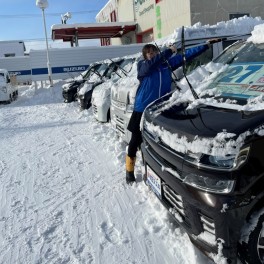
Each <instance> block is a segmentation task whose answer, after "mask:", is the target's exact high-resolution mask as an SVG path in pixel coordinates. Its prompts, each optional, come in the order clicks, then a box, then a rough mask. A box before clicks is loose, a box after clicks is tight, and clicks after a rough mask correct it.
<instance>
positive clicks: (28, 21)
mask: <svg viewBox="0 0 264 264" xmlns="http://www.w3.org/2000/svg"><path fill="white" fill-rule="evenodd" d="M107 2H108V0H48V3H49V7H48V8H47V9H45V14H46V16H45V17H46V25H47V35H48V38H50V37H51V26H52V25H53V24H61V17H60V14H65V13H66V12H70V13H71V14H72V18H71V19H70V20H68V22H67V23H69V24H72V23H94V22H95V16H96V15H97V13H98V12H99V10H101V9H102V8H103V7H104V5H105V4H106V3H107ZM0 7H1V8H0V28H1V33H0V41H1V40H29V39H32V40H41V39H44V38H45V34H44V28H43V19H42V11H41V9H39V8H38V7H37V6H36V0H0Z"/></svg>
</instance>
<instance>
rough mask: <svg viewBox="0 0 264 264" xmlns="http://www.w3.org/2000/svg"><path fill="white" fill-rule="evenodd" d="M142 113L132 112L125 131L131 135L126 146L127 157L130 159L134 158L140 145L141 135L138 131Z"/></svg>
mask: <svg viewBox="0 0 264 264" xmlns="http://www.w3.org/2000/svg"><path fill="white" fill-rule="evenodd" d="M141 117H142V113H141V112H135V111H134V112H133V113H132V115H131V118H130V120H129V123H128V126H127V129H128V130H129V131H130V132H131V133H132V136H131V139H130V141H129V144H128V151H127V155H128V156H129V157H130V158H134V157H136V154H137V150H138V149H139V148H140V145H141V143H142V135H141V131H140V121H141Z"/></svg>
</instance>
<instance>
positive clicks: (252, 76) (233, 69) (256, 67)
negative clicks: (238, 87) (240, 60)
mask: <svg viewBox="0 0 264 264" xmlns="http://www.w3.org/2000/svg"><path fill="white" fill-rule="evenodd" d="M218 82H219V83H230V84H231V83H237V84H253V83H254V84H256V83H262V84H263V83H264V68H263V65H262V64H246V65H232V66H229V69H228V70H227V71H226V72H225V73H224V75H222V76H221V79H220V80H218Z"/></svg>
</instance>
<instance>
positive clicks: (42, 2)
mask: <svg viewBox="0 0 264 264" xmlns="http://www.w3.org/2000/svg"><path fill="white" fill-rule="evenodd" d="M48 5H49V4H48V1H47V0H36V6H37V7H39V8H40V9H41V10H42V17H43V22H44V31H45V38H46V49H47V66H48V75H49V82H50V86H51V87H53V81H52V76H51V68H50V60H49V46H48V38H47V30H46V20H45V14H44V10H45V8H47V7H48Z"/></svg>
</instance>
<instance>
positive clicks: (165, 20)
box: [96, 0, 264, 45]
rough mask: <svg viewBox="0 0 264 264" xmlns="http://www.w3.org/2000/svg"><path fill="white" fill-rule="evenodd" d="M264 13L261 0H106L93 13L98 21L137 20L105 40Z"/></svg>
mask: <svg viewBox="0 0 264 264" xmlns="http://www.w3.org/2000/svg"><path fill="white" fill-rule="evenodd" d="M244 15H247V16H251V17H261V18H263V17H264V1H263V0H251V1H248V0H236V1H230V0H132V1H131V0H109V1H108V2H107V4H106V5H105V6H104V7H103V8H102V9H101V10H100V12H99V13H98V14H97V16H96V21H97V22H98V23H100V22H136V23H137V29H136V31H135V32H130V33H128V34H126V35H124V36H122V37H121V38H112V39H109V40H107V43H104V42H102V43H101V44H102V45H104V44H107V45H117V44H130V43H141V42H143V43H145V42H150V41H153V40H157V39H160V38H163V37H165V36H168V35H170V34H172V33H173V31H174V29H175V28H177V27H181V26H192V25H194V24H196V23H198V22H201V23H202V24H203V25H207V24H209V25H213V24H216V23H217V22H220V21H227V20H230V19H232V18H238V17H241V16H244Z"/></svg>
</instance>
